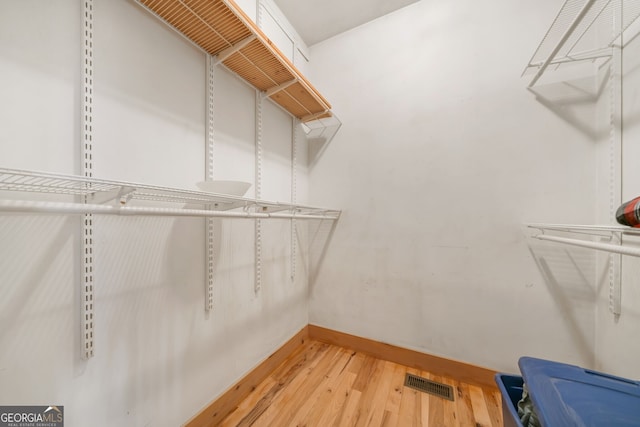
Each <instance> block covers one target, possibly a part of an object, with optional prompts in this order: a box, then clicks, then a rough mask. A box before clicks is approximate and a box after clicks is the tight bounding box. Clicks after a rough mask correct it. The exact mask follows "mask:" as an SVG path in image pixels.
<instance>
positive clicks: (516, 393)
mask: <svg viewBox="0 0 640 427" xmlns="http://www.w3.org/2000/svg"><path fill="white" fill-rule="evenodd" d="M523 383H524V380H523V379H522V377H521V376H518V375H507V374H496V384H498V388H499V389H500V394H501V395H502V419H503V422H504V427H522V423H521V422H520V417H518V401H519V400H520V399H521V398H522V384H523Z"/></svg>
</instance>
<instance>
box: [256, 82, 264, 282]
mask: <svg viewBox="0 0 640 427" xmlns="http://www.w3.org/2000/svg"><path fill="white" fill-rule="evenodd" d="M262 102H263V97H262V94H261V93H260V92H259V91H256V154H255V157H256V158H255V161H256V177H255V180H256V188H255V191H256V194H255V197H256V199H260V198H261V197H262ZM261 287H262V221H261V220H260V219H256V220H255V284H254V291H255V292H256V293H258V292H259V291H260V288H261Z"/></svg>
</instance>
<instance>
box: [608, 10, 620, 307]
mask: <svg viewBox="0 0 640 427" xmlns="http://www.w3.org/2000/svg"><path fill="white" fill-rule="evenodd" d="M613 1H614V2H616V1H619V2H620V7H619V8H615V7H614V8H613V10H617V11H618V13H613V14H612V20H613V22H612V23H611V31H612V39H614V38H615V37H616V35H618V34H620V37H623V34H622V25H623V24H622V22H623V16H622V14H623V6H624V2H623V1H622V0H613ZM622 46H624V43H623V42H621V43H620V45H619V46H616V45H615V43H614V44H612V46H611V50H612V52H611V54H612V60H611V61H609V102H610V105H609V215H610V219H611V221H612V222H615V215H616V209H617V207H618V206H620V204H621V203H622V81H621V78H622ZM622 239H623V237H622V235H621V233H613V236H612V241H613V242H614V243H616V244H621V243H622ZM621 282H622V256H621V255H620V254H613V253H612V254H610V255H609V311H610V312H611V313H612V314H614V315H615V316H619V315H620V313H621V311H622V283H621Z"/></svg>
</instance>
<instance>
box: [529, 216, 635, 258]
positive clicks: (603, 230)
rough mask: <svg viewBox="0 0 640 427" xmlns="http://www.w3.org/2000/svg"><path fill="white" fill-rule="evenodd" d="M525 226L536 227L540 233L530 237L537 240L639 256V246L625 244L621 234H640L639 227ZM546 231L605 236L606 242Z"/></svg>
mask: <svg viewBox="0 0 640 427" xmlns="http://www.w3.org/2000/svg"><path fill="white" fill-rule="evenodd" d="M527 227H529V228H532V229H537V230H539V231H540V234H535V235H533V236H532V237H533V238H535V239H538V240H546V241H550V242H555V243H563V244H567V245H572V246H579V247H583V248H589V249H595V250H600V251H606V252H611V253H616V254H621V255H630V256H635V257H640V247H638V246H629V245H625V244H624V243H623V241H622V236H623V235H624V236H640V229H638V228H632V227H626V226H623V225H578V224H527ZM547 231H555V232H564V233H572V234H579V235H588V236H596V237H600V238H603V237H604V238H607V239H608V241H607V242H602V241H595V240H589V239H581V238H574V237H564V236H558V235H550V234H546V232H547Z"/></svg>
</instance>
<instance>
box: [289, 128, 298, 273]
mask: <svg viewBox="0 0 640 427" xmlns="http://www.w3.org/2000/svg"><path fill="white" fill-rule="evenodd" d="M291 122H292V123H291V125H292V126H291V204H292V205H295V203H296V199H297V191H298V188H297V179H298V176H297V175H298V132H299V127H300V126H298V124H299V122H298V120H297V119H296V118H295V117H294V118H293V119H292V120H291ZM296 227H297V224H296V219H295V218H292V219H291V281H292V282H294V281H295V280H296V262H297V258H298V256H297V244H298V243H297V240H298V239H297V237H298V236H297V234H296Z"/></svg>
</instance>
